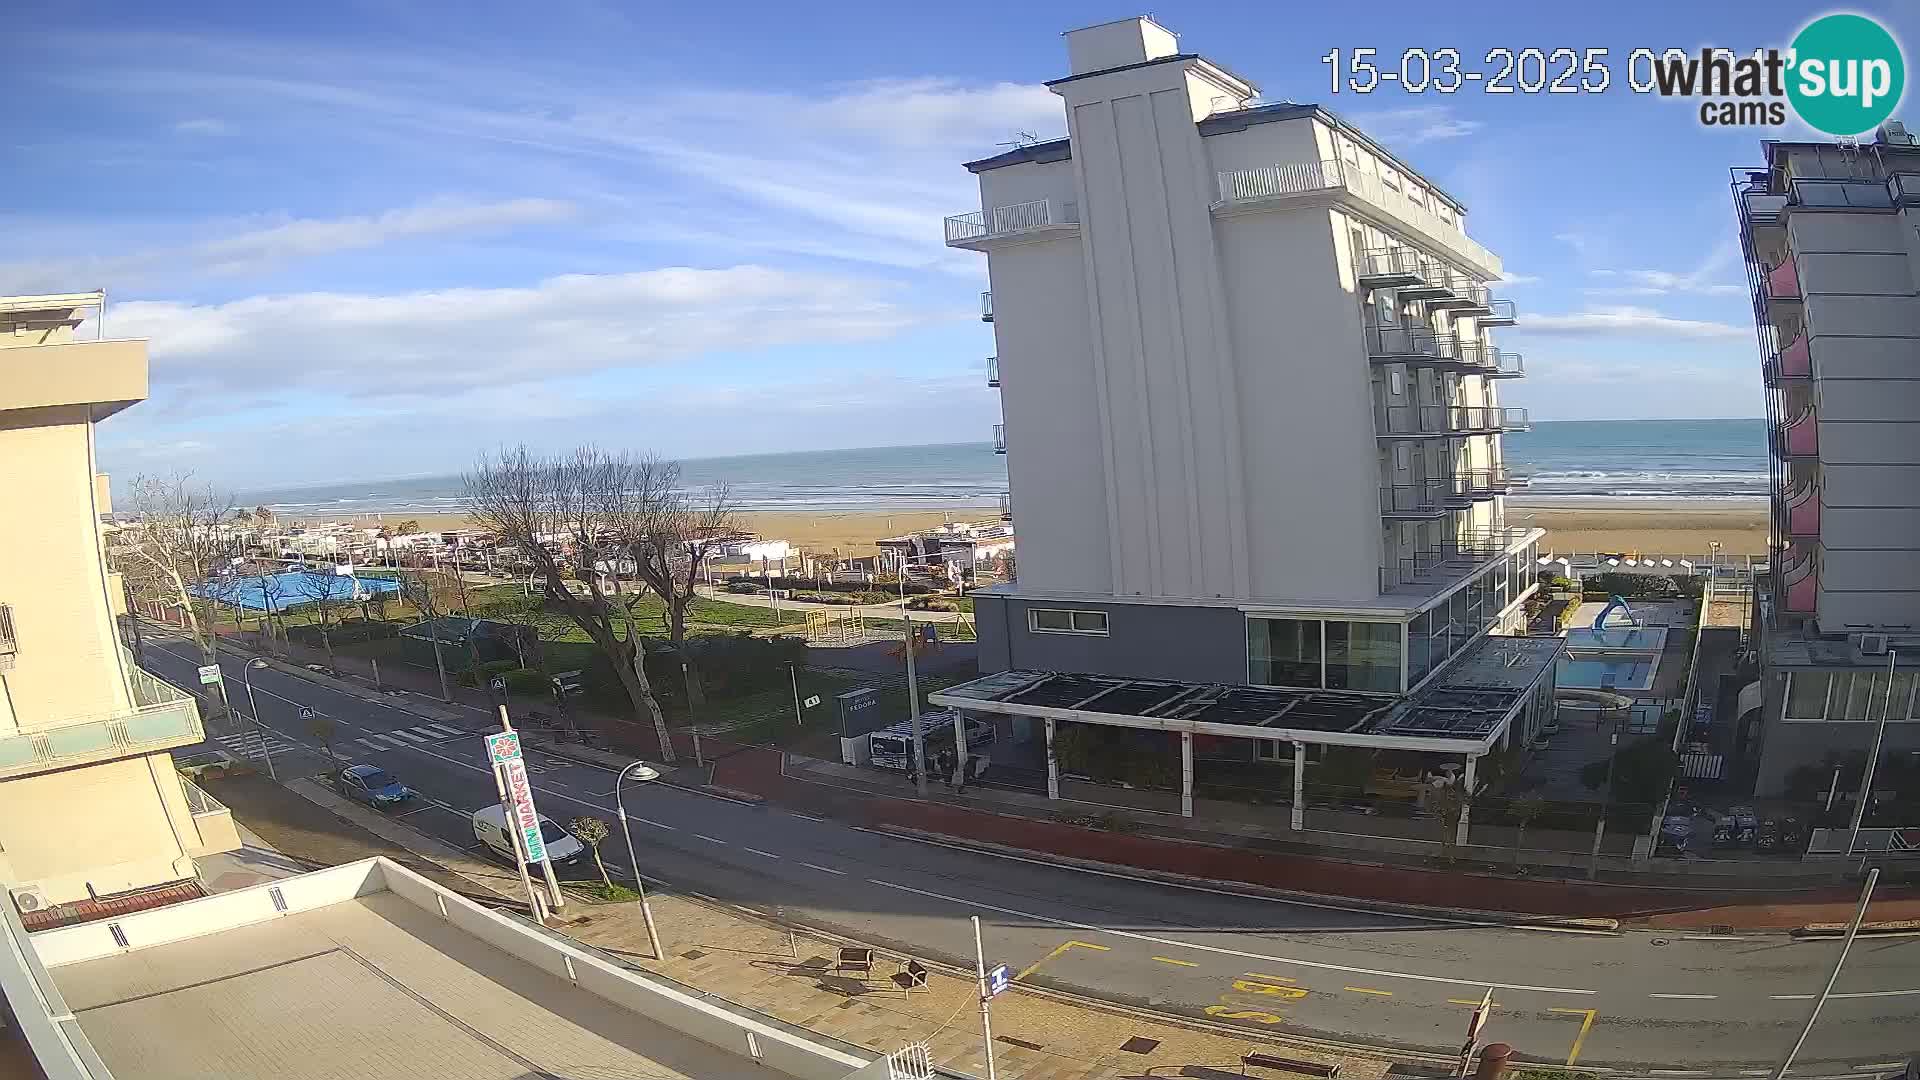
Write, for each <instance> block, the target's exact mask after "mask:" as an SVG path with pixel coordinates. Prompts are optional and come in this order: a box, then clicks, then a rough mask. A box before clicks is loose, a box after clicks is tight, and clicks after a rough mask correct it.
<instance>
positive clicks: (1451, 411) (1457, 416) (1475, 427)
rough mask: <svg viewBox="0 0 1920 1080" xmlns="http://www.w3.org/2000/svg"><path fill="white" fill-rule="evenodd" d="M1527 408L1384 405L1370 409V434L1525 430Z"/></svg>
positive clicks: (1409, 435) (1422, 435) (1414, 435)
mask: <svg viewBox="0 0 1920 1080" xmlns="http://www.w3.org/2000/svg"><path fill="white" fill-rule="evenodd" d="M1529 426H1530V425H1529V424H1528V423H1527V410H1525V409H1510V408H1498V407H1494V406H1484V405H1387V406H1384V407H1382V406H1380V405H1378V403H1376V405H1375V409H1374V433H1375V434H1376V435H1378V436H1379V437H1381V438H1383V439H1386V438H1425V437H1429V436H1436V435H1492V434H1497V433H1499V432H1503V431H1526V430H1528V429H1529Z"/></svg>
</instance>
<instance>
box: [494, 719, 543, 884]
mask: <svg viewBox="0 0 1920 1080" xmlns="http://www.w3.org/2000/svg"><path fill="white" fill-rule="evenodd" d="M495 737H496V738H497V736H495ZM501 771H502V772H503V773H505V774H506V781H507V798H508V799H509V800H511V802H512V805H511V806H509V807H508V808H507V813H508V815H509V816H510V817H512V818H513V824H514V826H515V827H516V828H518V829H519V830H520V847H521V849H522V850H524V851H525V852H526V853H527V861H528V862H530V863H535V862H539V861H540V860H542V859H544V858H546V857H547V843H546V839H545V838H544V837H542V836H541V835H540V814H539V812H538V811H536V810H535V809H534V808H533V782H532V781H531V780H529V779H527V763H526V762H524V761H522V760H520V748H519V746H518V745H516V746H515V747H514V754H513V757H511V758H509V759H507V760H506V761H504V762H502V763H501Z"/></svg>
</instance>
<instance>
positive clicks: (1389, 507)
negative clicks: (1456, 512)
mask: <svg viewBox="0 0 1920 1080" xmlns="http://www.w3.org/2000/svg"><path fill="white" fill-rule="evenodd" d="M1446 496H1447V485H1446V484H1445V483H1444V482H1442V481H1439V480H1422V481H1419V482H1418V483H1412V484H1382V485H1380V516H1381V517H1383V518H1386V519H1387V520H1389V521H1431V520H1434V519H1436V518H1443V517H1446V516H1447V498H1446Z"/></svg>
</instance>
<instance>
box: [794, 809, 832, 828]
mask: <svg viewBox="0 0 1920 1080" xmlns="http://www.w3.org/2000/svg"><path fill="white" fill-rule="evenodd" d="M787 813H788V814H790V815H791V816H793V817H797V818H805V819H807V820H808V821H817V822H820V823H821V824H823V825H824V824H826V821H827V819H826V818H823V817H814V816H813V815H812V814H803V813H801V812H800V811H798V810H789V811H787Z"/></svg>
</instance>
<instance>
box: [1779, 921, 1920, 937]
mask: <svg viewBox="0 0 1920 1080" xmlns="http://www.w3.org/2000/svg"><path fill="white" fill-rule="evenodd" d="M1850 925H1851V924H1850V923H1808V924H1807V925H1805V926H1796V927H1794V928H1793V929H1792V930H1790V931H1788V933H1790V934H1792V935H1793V936H1794V937H1845V936H1847V927H1848V926H1850ZM1860 933H1861V934H1862V935H1863V936H1864V935H1869V934H1912V933H1920V919H1895V920H1893V921H1891V922H1870V923H1861V924H1860Z"/></svg>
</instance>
